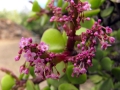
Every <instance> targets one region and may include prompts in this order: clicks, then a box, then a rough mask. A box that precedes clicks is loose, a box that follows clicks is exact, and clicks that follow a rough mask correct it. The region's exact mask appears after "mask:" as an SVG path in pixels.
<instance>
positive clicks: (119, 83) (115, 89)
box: [114, 82, 120, 90]
mask: <svg viewBox="0 0 120 90" xmlns="http://www.w3.org/2000/svg"><path fill="white" fill-rule="evenodd" d="M118 88H120V82H117V83H115V84H114V90H117V89H118Z"/></svg>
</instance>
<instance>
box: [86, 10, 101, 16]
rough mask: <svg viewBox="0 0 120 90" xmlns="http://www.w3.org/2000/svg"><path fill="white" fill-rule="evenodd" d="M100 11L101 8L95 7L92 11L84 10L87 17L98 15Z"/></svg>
mask: <svg viewBox="0 0 120 90" xmlns="http://www.w3.org/2000/svg"><path fill="white" fill-rule="evenodd" d="M99 12H100V9H94V10H90V11H84V16H85V17H92V16H95V15H97V14H98V13H99Z"/></svg>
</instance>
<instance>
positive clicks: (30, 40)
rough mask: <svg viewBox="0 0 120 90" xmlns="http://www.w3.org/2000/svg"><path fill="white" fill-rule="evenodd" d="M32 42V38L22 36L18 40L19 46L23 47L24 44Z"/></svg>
mask: <svg viewBox="0 0 120 90" xmlns="http://www.w3.org/2000/svg"><path fill="white" fill-rule="evenodd" d="M30 43H32V38H24V37H22V38H21V40H20V44H19V45H20V48H24V47H25V46H28V45H30Z"/></svg>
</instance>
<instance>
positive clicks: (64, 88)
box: [58, 83, 78, 90]
mask: <svg viewBox="0 0 120 90" xmlns="http://www.w3.org/2000/svg"><path fill="white" fill-rule="evenodd" d="M58 90H78V89H77V88H76V87H75V86H73V85H72V84H69V83H63V84H61V85H60V86H59V87H58Z"/></svg>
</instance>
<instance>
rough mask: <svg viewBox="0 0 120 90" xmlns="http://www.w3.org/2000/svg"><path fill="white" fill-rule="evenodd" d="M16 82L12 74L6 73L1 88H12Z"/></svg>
mask: <svg viewBox="0 0 120 90" xmlns="http://www.w3.org/2000/svg"><path fill="white" fill-rule="evenodd" d="M14 84H15V79H14V78H13V77H12V76H11V75H8V74H7V75H5V76H4V77H2V79H1V88H2V90H11V89H12V87H13V85H14Z"/></svg>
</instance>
